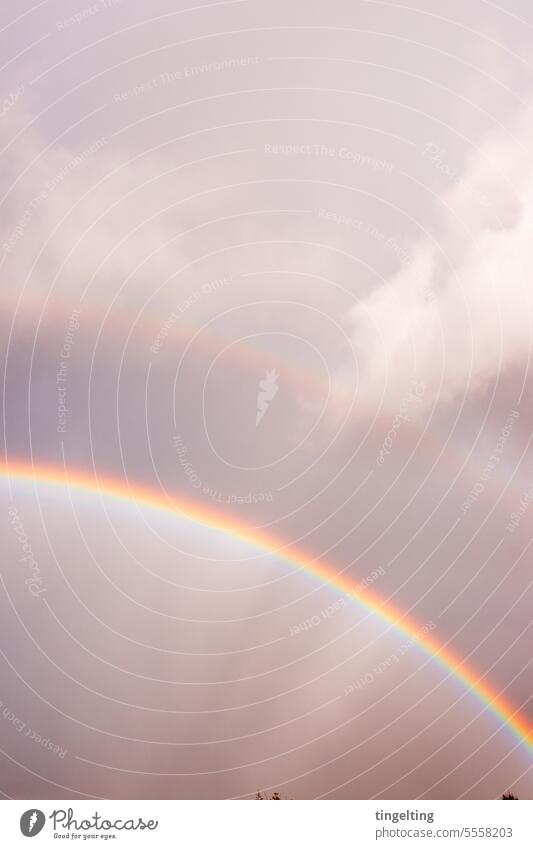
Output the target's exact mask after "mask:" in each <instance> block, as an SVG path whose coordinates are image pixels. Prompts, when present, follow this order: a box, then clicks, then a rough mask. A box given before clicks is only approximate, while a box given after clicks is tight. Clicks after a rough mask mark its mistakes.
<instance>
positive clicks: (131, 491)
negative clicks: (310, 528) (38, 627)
mask: <svg viewBox="0 0 533 849" xmlns="http://www.w3.org/2000/svg"><path fill="white" fill-rule="evenodd" d="M0 479H2V480H4V481H6V482H8V481H12V480H13V481H19V482H26V483H28V482H30V483H31V482H33V483H35V484H41V485H48V486H53V487H68V488H70V489H73V490H78V491H82V492H88V493H92V494H98V493H100V494H102V495H104V496H106V497H109V498H114V499H117V500H120V501H123V502H124V501H125V502H129V503H137V504H142V505H143V506H146V507H149V508H151V509H155V510H159V511H162V512H165V513H171V514H173V515H177V516H180V517H181V518H184V519H187V520H190V521H193V522H195V523H197V524H199V525H202V526H204V527H208V528H210V529H211V530H217V531H220V532H221V533H224V534H227V535H229V536H231V537H233V538H236V539H239V540H241V541H242V542H245V543H247V544H249V545H253V546H255V547H256V548H259V549H261V550H263V551H265V552H267V553H271V554H274V555H275V556H277V557H280V558H281V559H283V560H284V561H285V562H287V563H289V564H291V565H292V566H295V567H297V568H298V569H301V570H303V571H305V572H307V573H308V574H310V575H313V576H314V577H316V578H318V579H319V580H321V581H323V582H324V583H327V584H329V585H331V586H332V587H334V588H335V589H336V590H337V591H338V592H340V593H342V594H343V595H345V596H347V597H348V598H349V599H350V600H352V601H355V602H356V603H358V604H359V605H361V606H362V607H363V608H364V609H365V610H367V611H369V612H370V613H372V614H374V615H376V616H378V617H379V618H380V619H381V620H382V621H383V622H385V623H386V624H387V625H389V626H392V628H394V629H395V630H396V631H398V632H399V633H401V634H402V635H404V636H407V637H408V638H409V639H410V640H413V641H414V642H415V643H416V644H417V645H418V647H419V648H420V649H421V650H423V651H424V652H425V653H426V654H427V655H429V656H430V657H431V658H432V659H433V660H435V661H436V662H437V663H439V664H440V665H441V666H442V668H443V669H445V670H446V671H447V672H449V673H450V674H451V676H452V677H453V678H454V679H455V680H456V681H458V682H459V683H460V684H461V685H462V686H463V687H465V688H466V689H467V690H468V691H470V692H472V693H473V694H474V695H475V696H476V697H477V699H478V700H479V701H480V702H481V703H482V704H483V705H484V706H485V707H486V708H487V709H488V710H489V711H490V712H491V713H492V714H493V715H494V716H495V717H496V718H497V719H498V720H499V721H500V722H501V723H503V725H504V726H506V727H507V728H508V729H509V731H511V732H512V733H513V735H514V736H515V737H516V738H517V739H518V740H519V741H520V743H522V744H523V745H524V746H525V747H526V749H527V750H528V752H529V753H530V754H532V755H533V727H532V725H531V723H530V722H529V721H528V719H527V717H525V716H524V715H523V714H521V713H520V711H519V710H518V709H517V708H516V707H514V705H512V704H511V702H510V701H509V700H508V699H507V698H505V697H504V696H503V695H501V694H500V693H498V692H497V691H496V690H495V689H494V687H493V686H492V685H491V684H490V683H489V682H488V681H485V680H484V677H483V676H482V675H479V673H478V672H477V671H476V670H475V669H474V668H473V667H472V666H471V665H470V664H469V663H468V662H467V661H465V660H463V659H462V658H460V657H459V655H457V654H455V652H453V651H452V650H451V649H449V648H448V647H447V646H446V645H444V644H443V643H441V642H440V641H439V640H437V639H436V638H435V637H434V636H433V635H432V634H431V633H424V632H423V630H422V629H421V628H420V626H419V625H418V624H417V623H416V622H415V620H414V619H412V618H411V617H410V616H408V615H407V614H405V613H404V612H403V611H402V610H400V609H399V608H398V607H396V606H395V605H394V604H392V603H391V602H390V601H387V600H386V599H385V598H383V597H381V596H380V595H379V594H378V593H376V592H375V591H374V590H372V589H371V588H370V587H364V588H363V587H361V586H360V584H359V583H358V582H357V581H356V580H355V579H353V578H350V577H347V576H345V575H339V574H338V573H337V572H336V570H335V568H334V567H333V566H331V565H330V564H328V563H325V562H323V561H320V560H317V559H314V560H313V559H312V558H311V557H309V556H307V555H306V554H305V553H304V552H302V551H300V550H299V549H297V548H296V547H295V546H292V545H285V544H284V543H283V542H281V541H279V540H276V539H275V538H274V537H273V536H270V535H267V534H264V533H259V532H256V531H254V532H253V533H252V532H250V531H249V530H247V528H246V527H245V526H244V525H241V524H239V523H236V522H232V521H230V519H229V518H228V517H227V516H223V515H222V514H221V513H217V512H216V511H214V510H211V509H209V508H205V507H199V506H198V505H197V504H195V503H193V502H191V501H187V500H185V499H183V498H180V499H179V500H178V499H176V500H174V499H170V498H169V497H168V496H164V495H162V494H161V493H159V492H157V491H156V490H154V489H151V488H150V487H147V486H146V485H144V484H139V483H135V484H131V483H130V482H129V481H128V482H124V481H120V480H118V479H114V478H111V477H108V476H105V475H104V476H101V475H96V474H90V473H88V472H84V471H81V470H79V469H77V470H75V471H72V470H71V469H68V470H64V469H62V468H60V467H59V466H52V465H46V464H39V465H38V466H33V465H31V464H30V463H28V462H22V461H18V460H17V461H13V462H12V461H9V462H6V461H5V460H4V461H3V462H2V463H0Z"/></svg>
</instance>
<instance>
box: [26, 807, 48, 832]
mask: <svg viewBox="0 0 533 849" xmlns="http://www.w3.org/2000/svg"><path fill="white" fill-rule="evenodd" d="M45 822H46V817H45V815H44V814H43V812H42V811H39V810H38V809H37V808H30V810H29V811H25V812H24V813H23V814H22V816H21V818H20V830H21V832H22V833H23V835H24V837H35V835H36V834H39V832H40V831H42V830H43V828H44V824H45Z"/></svg>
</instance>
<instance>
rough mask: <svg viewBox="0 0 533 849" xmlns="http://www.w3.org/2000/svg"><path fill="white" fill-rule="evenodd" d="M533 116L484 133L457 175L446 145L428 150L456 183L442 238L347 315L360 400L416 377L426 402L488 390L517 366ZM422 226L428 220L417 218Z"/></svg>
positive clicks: (531, 194) (531, 268) (531, 203)
mask: <svg viewBox="0 0 533 849" xmlns="http://www.w3.org/2000/svg"><path fill="white" fill-rule="evenodd" d="M531 130H532V121H531V118H530V117H528V116H524V117H522V118H521V120H520V121H519V122H517V126H516V128H515V132H514V134H513V135H511V134H505V135H504V134H503V133H499V134H495V135H493V136H490V137H488V138H486V139H485V140H484V141H483V142H482V143H481V144H480V146H479V148H478V149H477V150H475V151H474V152H473V153H472V154H471V155H470V157H469V158H468V159H467V161H466V165H465V168H464V170H463V173H462V174H460V173H457V172H456V170H455V169H453V168H451V167H450V166H449V164H448V163H447V160H446V151H445V150H443V149H439V146H438V145H434V144H428V145H427V146H426V149H425V151H424V156H425V158H426V159H428V160H429V164H431V165H432V166H434V167H435V168H438V169H439V170H440V171H441V172H442V175H443V176H444V178H445V179H447V180H449V181H450V183H451V185H450V186H449V187H448V189H447V190H446V191H445V193H444V194H443V195H442V196H441V197H440V199H439V202H440V205H441V209H442V212H443V220H442V221H441V223H440V225H439V232H438V235H437V236H435V237H432V236H430V235H427V236H424V237H423V238H421V239H420V241H419V242H418V243H417V244H416V245H415V246H414V247H413V249H412V260H411V262H410V263H409V264H408V265H407V266H406V267H404V268H402V269H401V270H400V271H398V272H397V273H396V274H395V275H394V276H392V277H391V278H390V279H389V280H387V281H385V282H384V283H383V284H382V285H381V286H379V288H378V289H376V290H375V291H373V292H372V293H371V294H369V295H368V296H367V297H364V298H363V299H361V300H360V301H359V303H358V304H357V305H356V307H354V308H353V309H352V310H351V312H350V315H349V323H350V326H351V329H352V333H353V337H354V344H355V347H356V350H357V355H358V359H359V365H360V369H361V382H360V385H359V393H360V400H362V401H363V402H368V403H371V404H372V405H375V404H376V403H380V401H381V402H382V403H384V404H387V403H390V402H392V403H393V404H397V402H398V398H399V397H401V396H402V395H403V394H405V392H406V391H407V389H408V387H409V384H410V382H411V381H412V380H417V381H421V382H422V383H423V384H425V394H424V400H425V404H426V405H433V404H435V403H436V402H444V403H446V402H451V401H458V400H460V399H461V397H463V396H464V395H466V394H470V393H477V392H480V391H483V389H484V388H486V386H487V385H488V384H489V382H490V381H492V380H494V379H495V378H497V377H498V376H500V375H501V374H502V373H504V372H506V371H508V370H510V369H517V368H520V366H521V365H522V364H525V363H526V361H527V358H528V356H529V351H530V344H531V296H530V293H529V290H530V283H531V275H532V273H533V257H532V254H531V235H530V233H531V220H532V219H533V175H532V163H531V160H530V154H529V150H528V139H530V138H531ZM421 226H423V222H421Z"/></svg>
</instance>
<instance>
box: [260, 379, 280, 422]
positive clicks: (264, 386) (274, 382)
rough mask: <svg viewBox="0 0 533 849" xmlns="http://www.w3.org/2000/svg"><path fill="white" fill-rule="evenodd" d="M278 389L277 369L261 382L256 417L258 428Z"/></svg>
mask: <svg viewBox="0 0 533 849" xmlns="http://www.w3.org/2000/svg"><path fill="white" fill-rule="evenodd" d="M278 389H279V386H278V375H277V374H276V369H272V371H267V373H266V377H264V378H263V380H260V381H259V392H258V393H257V413H256V416H255V426H256V427H257V426H258V424H259V422H260V421H261V419H262V418H263V416H264V415H265V413H266V411H267V410H268V408H269V406H270V402H271V401H272V400H273V399H274V398H275V396H276V395H277V392H278Z"/></svg>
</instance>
